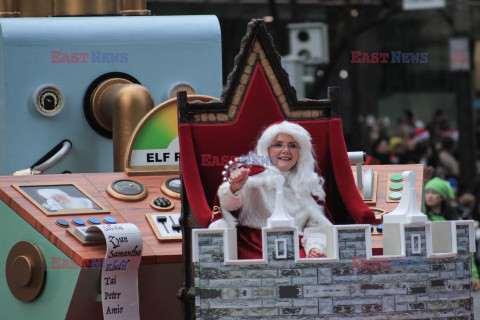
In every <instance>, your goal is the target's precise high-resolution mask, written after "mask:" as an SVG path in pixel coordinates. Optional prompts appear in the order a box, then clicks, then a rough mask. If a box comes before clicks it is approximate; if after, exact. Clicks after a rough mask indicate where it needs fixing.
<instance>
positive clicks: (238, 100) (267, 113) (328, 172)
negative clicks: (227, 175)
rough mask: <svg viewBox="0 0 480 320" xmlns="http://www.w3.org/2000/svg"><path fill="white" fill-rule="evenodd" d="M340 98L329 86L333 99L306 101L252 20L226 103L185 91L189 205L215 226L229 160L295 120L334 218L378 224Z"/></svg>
mask: <svg viewBox="0 0 480 320" xmlns="http://www.w3.org/2000/svg"><path fill="white" fill-rule="evenodd" d="M337 102H338V89H337V88H329V91H328V99H326V100H300V101H298V100H297V98H296V92H295V89H294V88H293V87H291V86H290V83H289V80H288V75H287V73H286V72H285V70H284V69H283V68H282V66H281V62H280V56H279V55H278V53H277V52H276V51H275V49H274V46H273V43H272V41H271V37H270V35H269V34H268V33H267V31H266V28H265V24H264V22H263V21H262V20H252V22H251V23H250V24H249V26H248V28H247V34H246V35H245V37H244V38H243V40H242V46H241V49H240V53H239V54H238V55H237V57H236V59H235V67H234V70H233V71H232V73H231V74H230V76H229V78H228V82H227V85H226V87H225V89H224V91H223V93H222V100H221V101H220V102H209V103H203V102H200V101H198V102H188V101H187V97H186V93H185V92H181V93H179V95H178V110H179V130H178V131H179V139H180V166H181V174H182V178H183V188H184V190H185V192H186V193H185V194H184V195H183V202H182V206H184V207H185V210H188V209H191V212H193V214H194V215H195V217H196V219H197V220H198V222H199V223H200V224H201V225H202V226H203V227H207V226H208V225H209V223H210V222H211V218H212V206H213V202H214V199H215V194H216V191H217V188H218V186H219V185H220V184H221V182H222V175H221V171H222V170H223V169H224V168H223V167H224V165H225V164H226V163H227V162H228V160H230V159H231V158H234V157H237V156H240V155H243V154H247V153H248V152H249V151H251V150H253V149H254V147H255V142H256V141H257V139H258V137H259V136H260V134H261V132H262V131H263V130H264V128H265V127H267V126H268V125H269V124H271V123H274V122H278V121H282V120H289V121H293V122H296V123H298V124H300V125H302V126H303V127H304V128H305V129H307V130H308V131H309V132H310V134H311V136H312V140H313V141H312V142H313V145H314V148H315V151H316V155H317V161H318V168H319V169H320V174H321V175H322V176H323V177H324V178H325V192H326V205H327V208H328V210H329V211H330V213H331V214H332V216H333V219H334V223H335V224H348V223H373V222H374V220H375V215H374V214H373V212H372V211H371V210H370V209H369V208H368V207H367V206H366V205H365V203H364V202H363V200H362V198H361V196H360V194H359V193H358V191H357V188H356V185H355V181H354V178H353V174H352V170H351V166H350V163H349V160H348V156H347V149H346V146H345V141H344V137H343V133H342V124H341V119H340V118H336V117H335V116H336V107H337ZM182 209H183V208H182ZM185 210H184V211H185ZM186 213H188V212H186Z"/></svg>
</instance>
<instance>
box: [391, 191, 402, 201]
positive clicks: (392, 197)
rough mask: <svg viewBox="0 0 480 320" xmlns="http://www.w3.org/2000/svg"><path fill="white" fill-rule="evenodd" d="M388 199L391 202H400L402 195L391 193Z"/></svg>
mask: <svg viewBox="0 0 480 320" xmlns="http://www.w3.org/2000/svg"><path fill="white" fill-rule="evenodd" d="M388 197H389V198H390V199H392V200H400V198H401V197H402V193H401V192H392V193H390V195H389V196H388Z"/></svg>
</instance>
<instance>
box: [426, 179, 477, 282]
mask: <svg viewBox="0 0 480 320" xmlns="http://www.w3.org/2000/svg"><path fill="white" fill-rule="evenodd" d="M424 189H425V208H426V213H427V217H428V220H429V221H445V220H460V216H459V215H458V212H457V211H456V210H455V208H453V207H452V206H451V205H450V203H449V202H450V201H451V200H453V199H455V194H454V193H453V189H452V187H451V186H450V183H449V182H448V181H445V180H442V179H440V178H433V179H432V180H430V181H428V182H427V183H426V184H425V187H424ZM472 288H473V290H478V289H480V278H479V275H478V270H477V266H476V264H475V261H474V259H473V254H472Z"/></svg>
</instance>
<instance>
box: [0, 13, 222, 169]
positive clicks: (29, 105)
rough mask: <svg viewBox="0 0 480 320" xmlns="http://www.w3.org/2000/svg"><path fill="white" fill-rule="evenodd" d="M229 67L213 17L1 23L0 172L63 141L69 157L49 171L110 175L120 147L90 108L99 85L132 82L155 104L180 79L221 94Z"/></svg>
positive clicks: (202, 91) (31, 160)
mask: <svg viewBox="0 0 480 320" xmlns="http://www.w3.org/2000/svg"><path fill="white" fill-rule="evenodd" d="M221 65H222V64H221V38H220V26H219V23H218V20H217V18H216V17H214V16H163V17H159V16H142V17H138V16H137V17H127V16H110V17H108V16H102V17H49V18H0V175H9V174H12V173H13V172H15V171H17V170H21V169H25V168H30V167H31V166H32V165H34V164H35V163H36V162H37V161H38V160H39V159H41V158H42V157H44V156H45V155H46V154H47V153H48V152H49V151H51V150H52V149H54V148H55V147H56V146H58V145H59V144H61V143H62V142H63V141H64V140H68V141H70V142H71V145H72V148H71V150H70V152H68V153H67V155H66V156H65V157H64V158H63V159H62V160H61V161H59V162H58V163H57V164H56V165H55V166H53V167H52V168H51V169H48V170H46V171H45V173H61V172H64V171H69V172H73V173H75V172H110V171H112V170H113V160H112V158H113V151H112V141H111V139H110V138H108V137H106V136H105V134H104V133H102V132H101V131H99V130H98V128H95V126H94V125H91V121H90V120H89V119H87V116H86V114H85V110H84V108H85V104H87V103H88V100H89V99H90V96H89V94H90V93H91V90H92V86H95V84H98V83H99V82H100V81H102V80H105V79H108V78H110V77H121V78H125V79H128V80H129V81H131V82H133V83H139V84H141V85H143V86H144V87H146V88H147V89H148V90H149V91H150V92H151V94H152V96H153V98H154V102H155V104H159V103H161V102H163V101H165V100H166V99H169V98H170V97H169V90H170V89H171V88H172V86H174V85H175V84H178V83H188V84H189V85H190V86H191V87H193V88H194V89H195V90H196V92H197V93H200V94H205V95H210V96H214V97H218V96H219V95H220V91H221V88H222V72H221Z"/></svg>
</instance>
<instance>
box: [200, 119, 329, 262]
mask: <svg viewBox="0 0 480 320" xmlns="http://www.w3.org/2000/svg"><path fill="white" fill-rule="evenodd" d="M255 153H256V154H257V156H260V157H268V158H269V159H270V163H271V165H269V166H266V168H265V170H264V171H262V172H260V173H255V174H253V175H252V173H251V172H250V169H248V168H246V167H241V168H239V169H236V170H235V171H233V172H232V173H231V174H230V176H229V180H228V181H227V182H224V183H223V184H222V185H220V187H219V189H218V194H217V195H218V199H219V202H220V207H221V210H222V219H220V220H217V221H214V222H213V223H211V224H210V226H209V228H234V227H237V229H238V230H237V231H238V247H239V258H261V228H262V227H264V226H266V225H267V219H268V218H269V217H270V216H271V214H272V212H273V210H274V208H275V193H276V190H275V185H274V183H273V181H272V178H273V177H274V176H276V175H283V176H284V178H285V184H284V187H283V192H284V197H285V199H284V200H285V201H284V206H285V211H286V212H287V213H288V214H289V215H290V216H292V217H293V218H294V221H295V225H297V226H298V227H299V230H300V234H301V235H302V240H301V244H302V246H303V248H304V249H305V253H306V256H307V257H311V258H317V257H324V256H325V255H326V248H327V243H326V227H327V226H329V225H332V222H331V220H332V218H331V216H330V214H329V213H328V211H326V207H325V206H324V205H323V201H324V200H325V192H324V190H323V183H324V180H323V178H322V177H321V176H319V175H318V174H317V173H316V172H315V167H316V161H315V155H314V152H313V148H312V142H311V136H310V134H309V133H308V131H307V130H305V129H304V128H303V127H302V126H300V125H298V124H295V123H292V122H288V121H283V122H282V123H277V124H273V125H271V126H269V127H268V128H267V129H266V130H265V131H264V132H263V133H262V135H261V137H260V139H259V140H258V142H257V146H256V148H255ZM327 216H328V217H327ZM242 252H243V253H242Z"/></svg>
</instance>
